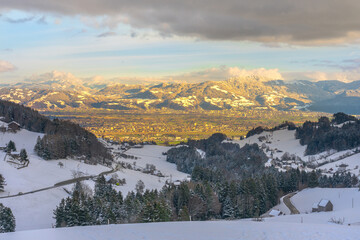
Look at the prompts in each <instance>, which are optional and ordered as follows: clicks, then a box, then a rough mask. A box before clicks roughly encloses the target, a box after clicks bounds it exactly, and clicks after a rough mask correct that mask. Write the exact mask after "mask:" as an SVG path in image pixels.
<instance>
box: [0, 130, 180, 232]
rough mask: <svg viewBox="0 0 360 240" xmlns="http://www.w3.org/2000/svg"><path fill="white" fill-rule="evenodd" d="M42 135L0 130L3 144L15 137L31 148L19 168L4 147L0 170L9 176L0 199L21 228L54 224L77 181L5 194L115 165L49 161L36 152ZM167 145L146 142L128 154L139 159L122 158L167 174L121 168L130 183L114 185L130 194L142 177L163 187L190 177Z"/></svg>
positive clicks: (151, 185)
mask: <svg viewBox="0 0 360 240" xmlns="http://www.w3.org/2000/svg"><path fill="white" fill-rule="evenodd" d="M38 136H40V137H42V136H43V134H40V133H35V132H30V131H27V130H24V129H22V130H20V131H18V132H17V133H9V132H5V133H0V146H6V144H7V143H8V142H9V141H10V140H12V141H14V142H15V145H16V148H17V150H18V151H19V150H20V149H22V148H25V149H26V150H27V152H28V155H29V160H30V163H29V166H28V167H25V168H22V169H17V166H15V165H13V164H11V163H8V162H7V161H4V158H5V155H6V154H5V152H3V151H0V173H1V174H2V175H3V176H4V177H5V180H6V183H7V185H6V186H5V192H3V193H0V203H3V204H4V205H5V206H7V207H10V208H11V209H12V211H13V213H14V215H15V218H16V222H17V227H16V230H17V231H18V230H28V229H39V228H51V226H52V224H53V223H54V222H55V220H54V219H53V210H54V209H55V208H56V206H57V205H58V204H59V203H60V200H61V199H62V198H65V197H67V196H68V193H67V192H66V191H65V190H64V188H65V189H67V190H68V191H69V190H71V189H72V187H73V184H69V185H66V186H63V187H58V188H54V189H49V190H46V191H42V192H36V193H31V194H26V195H20V196H17V197H12V198H1V197H6V196H9V195H16V194H18V193H20V192H21V193H26V192H30V191H34V190H38V189H41V188H47V187H52V186H54V184H56V183H59V182H62V181H66V180H69V179H72V178H73V177H74V174H76V175H77V176H79V175H81V176H96V175H98V174H100V173H102V172H105V171H109V170H111V168H108V167H105V166H102V165H88V164H85V163H83V162H80V161H78V160H74V159H60V160H51V161H46V160H44V159H42V158H40V157H38V156H37V155H36V154H35V153H34V146H35V144H36V140H37V138H38ZM167 149H168V148H166V147H161V146H145V147H144V148H141V149H130V150H129V153H128V154H131V155H135V156H137V157H138V159H137V160H131V161H130V160H126V159H121V160H123V161H129V163H132V162H133V161H136V162H137V166H142V167H145V166H146V164H147V163H148V164H154V165H155V166H156V168H157V169H158V170H160V171H161V172H162V173H163V174H164V175H165V177H157V176H154V175H150V174H145V173H142V172H140V171H134V170H130V169H120V170H119V171H117V172H115V174H117V175H118V177H119V178H120V179H122V178H125V179H126V184H125V185H123V186H114V188H115V189H116V190H118V191H121V192H122V193H123V195H124V196H126V195H127V193H128V192H129V191H133V190H134V189H135V185H136V183H137V182H138V181H139V180H142V181H143V182H144V183H145V188H147V189H158V190H160V189H161V188H162V187H163V186H164V184H165V182H166V181H175V180H184V179H186V178H187V174H185V173H181V172H179V171H177V170H176V165H175V164H172V163H168V162H166V158H165V156H163V155H162V152H164V151H167ZM7 158H8V157H7ZM5 160H6V159H5ZM59 162H62V163H63V164H64V166H63V167H60V166H59V165H58V163H59ZM114 167H115V166H114ZM84 182H85V183H86V184H88V185H89V186H90V187H92V188H93V187H94V185H95V183H94V181H93V180H86V181H84Z"/></svg>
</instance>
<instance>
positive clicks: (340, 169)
mask: <svg viewBox="0 0 360 240" xmlns="http://www.w3.org/2000/svg"><path fill="white" fill-rule="evenodd" d="M347 166H348V165H347V164H344V163H342V164H340V165H339V167H338V169H337V171H338V172H345V171H346V167H347Z"/></svg>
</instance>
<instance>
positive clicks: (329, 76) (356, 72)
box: [283, 68, 360, 82]
mask: <svg viewBox="0 0 360 240" xmlns="http://www.w3.org/2000/svg"><path fill="white" fill-rule="evenodd" d="M283 75H284V78H285V79H286V80H310V81H324V80H338V81H342V82H352V81H357V80H360V68H358V69H352V70H348V71H341V72H321V71H313V72H289V73H284V74H283Z"/></svg>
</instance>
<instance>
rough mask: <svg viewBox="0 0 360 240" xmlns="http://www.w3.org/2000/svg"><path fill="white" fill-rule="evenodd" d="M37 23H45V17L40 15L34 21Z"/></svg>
mask: <svg viewBox="0 0 360 240" xmlns="http://www.w3.org/2000/svg"><path fill="white" fill-rule="evenodd" d="M36 22H37V23H38V24H47V21H46V17H45V16H42V17H41V18H39V19H38V20H37V21H36Z"/></svg>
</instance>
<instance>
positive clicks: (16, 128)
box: [8, 121, 21, 132]
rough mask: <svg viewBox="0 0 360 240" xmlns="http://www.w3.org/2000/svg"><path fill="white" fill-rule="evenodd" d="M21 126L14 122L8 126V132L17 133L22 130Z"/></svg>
mask: <svg viewBox="0 0 360 240" xmlns="http://www.w3.org/2000/svg"><path fill="white" fill-rule="evenodd" d="M20 127H21V126H20V124H18V123H17V122H15V121H12V122H11V123H9V124H8V130H9V131H12V132H16V131H19V130H20Z"/></svg>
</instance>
